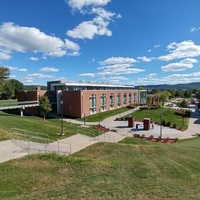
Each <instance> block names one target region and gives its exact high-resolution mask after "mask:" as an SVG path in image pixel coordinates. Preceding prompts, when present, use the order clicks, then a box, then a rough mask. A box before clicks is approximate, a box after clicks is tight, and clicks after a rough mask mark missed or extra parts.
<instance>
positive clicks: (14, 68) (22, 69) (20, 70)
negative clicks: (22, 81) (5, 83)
mask: <svg viewBox="0 0 200 200" xmlns="http://www.w3.org/2000/svg"><path fill="white" fill-rule="evenodd" d="M7 67H8V68H9V70H12V71H14V70H16V71H19V72H27V71H28V70H27V69H26V68H19V67H12V66H7Z"/></svg>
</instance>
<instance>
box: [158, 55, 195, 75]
mask: <svg viewBox="0 0 200 200" xmlns="http://www.w3.org/2000/svg"><path fill="white" fill-rule="evenodd" d="M197 62H198V61H197V60H196V59H193V58H186V59H184V60H182V61H180V62H176V63H170V64H168V65H165V66H162V67H161V69H162V71H164V72H174V71H184V70H186V69H191V68H193V66H194V64H195V63H197Z"/></svg>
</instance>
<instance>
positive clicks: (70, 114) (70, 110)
mask: <svg viewBox="0 0 200 200" xmlns="http://www.w3.org/2000/svg"><path fill="white" fill-rule="evenodd" d="M69 116H70V124H71V107H69Z"/></svg>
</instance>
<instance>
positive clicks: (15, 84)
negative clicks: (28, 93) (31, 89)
mask: <svg viewBox="0 0 200 200" xmlns="http://www.w3.org/2000/svg"><path fill="white" fill-rule="evenodd" d="M9 82H10V83H11V85H12V87H13V89H14V96H13V97H14V98H17V92H18V91H20V90H24V85H23V83H21V82H20V81H18V80H16V79H10V81H9Z"/></svg>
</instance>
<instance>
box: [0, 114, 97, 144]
mask: <svg viewBox="0 0 200 200" xmlns="http://www.w3.org/2000/svg"><path fill="white" fill-rule="evenodd" d="M77 127H80V125H75V124H70V123H68V122H66V121H63V131H64V134H65V136H66V137H68V136H71V135H74V134H76V133H77ZM11 128H19V129H24V130H28V131H33V132H38V133H43V134H48V135H49V136H50V139H51V140H57V139H58V138H60V136H58V134H59V133H60V132H61V121H60V120H59V119H47V120H46V121H43V118H41V117H36V116H23V117H20V116H19V115H17V114H10V113H6V112H3V111H0V141H1V140H5V139H8V138H9V133H10V129H11ZM82 129H83V128H82ZM87 130H91V132H93V133H95V134H96V135H98V134H99V132H98V131H97V130H96V129H94V128H93V127H89V128H87ZM88 132H89V131H88ZM84 134H86V135H87V132H86V131H85V132H84ZM89 136H91V135H89Z"/></svg>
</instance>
